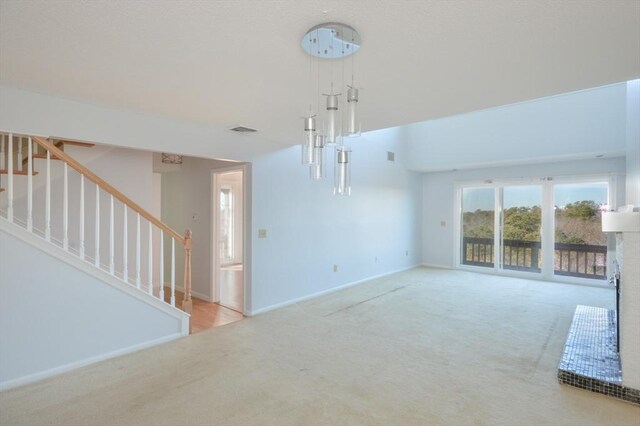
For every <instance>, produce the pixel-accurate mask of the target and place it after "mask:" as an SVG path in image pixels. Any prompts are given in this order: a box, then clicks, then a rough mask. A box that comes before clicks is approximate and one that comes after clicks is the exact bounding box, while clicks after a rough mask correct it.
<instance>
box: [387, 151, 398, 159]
mask: <svg viewBox="0 0 640 426" xmlns="http://www.w3.org/2000/svg"><path fill="white" fill-rule="evenodd" d="M387 160H389V161H396V153H395V152H391V151H387Z"/></svg>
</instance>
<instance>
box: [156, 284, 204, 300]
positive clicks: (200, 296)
mask: <svg viewBox="0 0 640 426" xmlns="http://www.w3.org/2000/svg"><path fill="white" fill-rule="evenodd" d="M164 288H171V283H164ZM176 291H179V292H181V293H184V287H182V286H178V285H177V286H176ZM191 295H192V296H195V297H197V298H198V299H201V300H204V301H206V302H211V303H213V302H215V300H213V297H210V296H208V295H206V294H203V293H199V292H197V291H195V290H191Z"/></svg>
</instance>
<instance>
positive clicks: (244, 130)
mask: <svg viewBox="0 0 640 426" xmlns="http://www.w3.org/2000/svg"><path fill="white" fill-rule="evenodd" d="M231 130H232V131H234V132H238V133H253V132H257V130H256V129H251V128H249V127H244V126H238V127H234V128H233V129H231Z"/></svg>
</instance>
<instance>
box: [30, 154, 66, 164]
mask: <svg viewBox="0 0 640 426" xmlns="http://www.w3.org/2000/svg"><path fill="white" fill-rule="evenodd" d="M31 157H32V158H44V159H46V158H47V154H33V155H32V156H31ZM51 159H52V160H60V159H59V158H58V157H56V156H55V155H52V156H51ZM28 162H29V159H28V158H27V157H25V158H24V160H22V164H27V163H28Z"/></svg>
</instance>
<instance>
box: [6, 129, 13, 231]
mask: <svg viewBox="0 0 640 426" xmlns="http://www.w3.org/2000/svg"><path fill="white" fill-rule="evenodd" d="M7 220H8V221H9V222H13V134H12V133H9V142H8V145H7Z"/></svg>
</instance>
